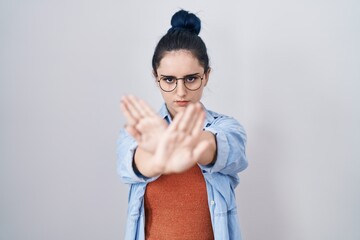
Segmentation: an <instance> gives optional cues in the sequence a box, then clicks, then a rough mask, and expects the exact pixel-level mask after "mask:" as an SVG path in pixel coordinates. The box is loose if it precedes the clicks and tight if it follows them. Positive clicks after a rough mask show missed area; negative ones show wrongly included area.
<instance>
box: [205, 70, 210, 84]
mask: <svg viewBox="0 0 360 240" xmlns="http://www.w3.org/2000/svg"><path fill="white" fill-rule="evenodd" d="M210 72H211V68H209V69H208V70H207V71H206V72H205V73H204V80H205V81H204V87H206V85H207V83H208V81H209V77H210Z"/></svg>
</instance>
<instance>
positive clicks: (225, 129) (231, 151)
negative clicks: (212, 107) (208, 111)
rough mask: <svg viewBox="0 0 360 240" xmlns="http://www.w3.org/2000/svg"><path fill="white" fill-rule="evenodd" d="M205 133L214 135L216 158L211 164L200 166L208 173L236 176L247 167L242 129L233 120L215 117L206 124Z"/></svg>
mask: <svg viewBox="0 0 360 240" xmlns="http://www.w3.org/2000/svg"><path fill="white" fill-rule="evenodd" d="M207 125H208V126H207V127H205V129H204V130H205V131H209V132H211V133H213V134H214V136H215V140H216V154H215V155H216V157H215V160H214V162H213V164H210V165H208V166H201V168H202V169H203V170H205V171H206V172H208V173H213V172H220V173H222V174H228V175H232V174H236V173H238V172H240V171H242V170H244V169H245V168H246V167H247V166H248V162H247V158H246V152H245V145H246V133H245V130H244V128H243V127H242V126H241V125H240V123H239V122H238V121H236V120H235V119H234V118H231V117H228V116H224V115H217V116H216V117H214V119H212V121H211V122H210V123H209V124H207Z"/></svg>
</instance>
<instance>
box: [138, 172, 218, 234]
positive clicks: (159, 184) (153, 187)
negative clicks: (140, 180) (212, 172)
mask: <svg viewBox="0 0 360 240" xmlns="http://www.w3.org/2000/svg"><path fill="white" fill-rule="evenodd" d="M145 236H146V239H147V240H153V239H156V240H169V239H171V240H176V239H182V240H183V239H196V240H202V239H204V240H205V239H206V240H208V239H214V234H213V230H212V225H211V218H210V211H209V205H208V198H207V191H206V185H205V180H204V176H203V175H202V173H201V169H200V168H199V166H198V165H195V166H194V167H192V168H191V169H189V170H188V171H186V172H184V173H180V174H170V175H162V176H161V177H159V178H158V179H157V180H155V181H154V182H151V183H149V184H148V185H147V187H146V191H145Z"/></svg>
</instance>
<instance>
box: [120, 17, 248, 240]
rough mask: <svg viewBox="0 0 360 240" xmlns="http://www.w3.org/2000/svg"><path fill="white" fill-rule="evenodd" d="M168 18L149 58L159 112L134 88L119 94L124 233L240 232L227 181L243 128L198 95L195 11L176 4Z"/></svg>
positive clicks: (237, 164) (204, 63) (201, 53)
mask: <svg viewBox="0 0 360 240" xmlns="http://www.w3.org/2000/svg"><path fill="white" fill-rule="evenodd" d="M171 25H172V27H171V28H170V29H169V30H168V32H167V34H165V35H164V36H163V37H162V38H161V40H160V41H159V43H158V45H157V46H156V49H155V52H154V56H153V60H152V66H153V75H154V77H155V79H156V81H157V83H158V86H159V90H160V92H161V95H162V97H163V99H164V102H165V103H164V105H163V106H162V108H161V109H160V112H159V114H156V113H155V112H154V111H153V110H152V109H151V108H150V107H149V106H148V105H147V104H146V103H145V102H144V101H142V100H140V99H138V98H136V97H134V96H126V97H123V99H122V102H121V109H122V112H123V113H124V115H125V117H126V120H127V124H126V127H125V128H124V129H122V130H121V132H120V136H119V140H118V145H117V149H118V152H117V154H118V173H119V174H120V176H121V178H122V180H123V182H125V183H127V184H130V192H129V202H128V219H127V228H126V237H125V239H241V235H240V227H239V222H238V216H237V209H236V200H235V193H234V188H235V187H236V186H237V184H238V183H239V177H238V175H237V174H238V173H239V172H240V171H242V170H244V169H245V168H246V167H247V160H246V155H245V141H246V135H245V131H244V129H243V127H242V126H241V125H240V124H239V123H238V122H237V121H236V120H235V119H233V118H231V117H228V116H225V115H222V114H219V113H216V112H213V111H210V110H207V109H206V108H205V107H204V106H203V105H202V104H201V103H200V100H201V97H202V93H203V89H204V87H205V86H206V85H207V82H208V80H209V75H210V67H209V58H208V55H207V50H206V46H205V44H204V42H203V41H202V39H201V38H200V37H199V36H198V34H199V32H200V28H201V22H200V19H199V18H198V17H197V16H195V15H194V14H192V13H189V12H187V11H184V10H180V11H178V12H177V13H175V14H174V16H173V17H172V19H171Z"/></svg>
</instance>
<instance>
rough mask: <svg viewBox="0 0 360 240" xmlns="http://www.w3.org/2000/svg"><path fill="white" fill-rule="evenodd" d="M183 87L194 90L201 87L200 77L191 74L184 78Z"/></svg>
mask: <svg viewBox="0 0 360 240" xmlns="http://www.w3.org/2000/svg"><path fill="white" fill-rule="evenodd" d="M184 83H185V87H186V88H187V89H189V90H192V91H195V90H198V89H199V88H200V87H201V84H202V78H201V77H199V76H192V77H188V78H186V79H184Z"/></svg>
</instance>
